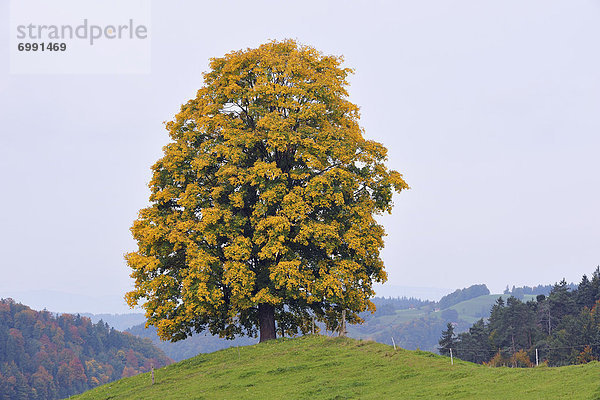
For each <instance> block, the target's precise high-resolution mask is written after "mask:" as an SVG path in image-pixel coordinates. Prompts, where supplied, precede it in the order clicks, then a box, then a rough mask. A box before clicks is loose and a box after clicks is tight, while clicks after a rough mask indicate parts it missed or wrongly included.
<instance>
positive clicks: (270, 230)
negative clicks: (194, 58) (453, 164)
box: [126, 40, 408, 341]
mask: <svg viewBox="0 0 600 400" xmlns="http://www.w3.org/2000/svg"><path fill="white" fill-rule="evenodd" d="M341 63H342V59H341V58H340V57H334V56H325V55H323V54H321V53H319V52H318V51H316V50H315V49H313V48H311V47H307V46H300V45H298V44H297V43H296V42H294V41H292V40H286V41H283V42H277V41H273V42H270V43H267V44H264V45H262V46H260V47H259V48H257V49H248V50H245V51H236V52H232V53H229V54H227V55H225V56H224V57H221V58H214V59H212V60H211V64H210V67H211V70H210V72H208V73H206V74H205V76H204V83H205V85H204V86H203V87H202V88H201V89H200V90H199V91H198V93H197V96H196V98H195V99H192V100H190V101H189V102H187V103H186V104H184V105H183V106H182V108H181V112H180V113H179V114H177V115H176V117H175V120H174V121H172V122H169V123H167V125H166V127H167V129H168V131H169V135H170V137H171V139H172V140H173V142H171V143H170V144H168V145H167V146H166V147H165V148H164V157H162V158H161V159H160V160H158V162H156V164H155V165H154V166H153V167H152V169H153V172H154V173H153V178H152V180H151V182H150V187H151V192H152V193H151V196H150V202H151V205H150V206H149V207H147V208H145V209H143V210H141V211H140V214H139V218H138V219H137V220H136V221H135V222H134V224H133V227H132V233H133V236H134V238H135V239H136V240H137V243H138V250H137V251H135V252H132V253H129V254H127V255H126V260H127V263H128V265H129V266H130V267H131V268H132V271H133V272H132V274H131V276H132V278H134V280H135V288H134V290H132V291H131V292H129V293H128V294H127V295H126V299H127V302H128V303H129V305H131V306H134V305H136V304H141V305H142V307H143V308H144V309H145V310H146V316H147V318H148V323H149V324H151V325H155V326H156V327H157V331H158V334H159V335H160V336H161V337H162V338H164V339H171V340H180V339H184V338H185V337H187V336H189V335H191V334H192V333H194V332H202V331H205V330H208V331H209V332H210V333H212V334H218V335H220V336H222V337H227V338H233V337H234V336H236V335H240V334H247V335H255V334H256V333H257V331H259V332H260V340H261V341H264V340H268V339H273V338H275V337H276V330H275V324H276V322H279V321H285V327H284V328H285V329H284V330H285V331H286V332H290V331H291V332H298V331H301V332H308V330H309V329H310V327H311V323H310V322H311V320H312V316H315V317H316V319H317V320H319V321H324V322H326V323H327V326H328V327H330V328H332V327H335V326H336V324H337V321H338V320H339V316H340V314H341V312H342V310H346V318H347V320H348V322H353V323H355V322H360V318H359V317H358V315H357V313H358V312H360V311H364V310H366V309H370V310H373V309H374V306H373V304H372V303H371V302H370V301H369V298H370V297H372V296H373V295H374V292H373V290H372V283H373V282H384V281H385V280H386V274H385V271H384V266H383V262H382V261H381V259H380V256H379V251H380V249H381V248H382V247H383V240H382V237H383V235H384V231H383V228H382V226H381V225H379V224H378V223H377V222H376V220H375V219H374V215H376V214H380V213H383V212H391V208H392V194H393V193H394V192H400V191H401V190H403V189H407V188H408V186H407V184H406V183H405V182H404V180H403V179H402V176H401V175H400V174H399V173H398V172H396V171H393V170H389V169H388V168H387V167H386V166H385V164H384V162H385V160H386V152H387V151H386V149H385V147H383V146H382V145H381V144H379V143H376V142H373V141H370V140H365V139H364V138H363V135H362V129H361V128H360V126H359V124H358V120H359V113H358V107H357V106H356V105H354V104H352V103H351V102H349V101H348V100H347V99H346V97H347V92H346V86H347V81H346V77H347V76H348V74H350V73H351V72H352V70H350V69H348V68H342V67H341Z"/></svg>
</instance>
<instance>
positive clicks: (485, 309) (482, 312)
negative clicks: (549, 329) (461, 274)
mask: <svg viewBox="0 0 600 400" xmlns="http://www.w3.org/2000/svg"><path fill="white" fill-rule="evenodd" d="M509 296H510V295H508V296H507V295H505V294H489V295H487V296H479V297H475V298H473V299H470V300H466V301H461V302H460V303H458V304H455V305H453V306H451V307H448V309H450V310H455V311H456V312H458V316H459V318H460V319H462V320H464V321H467V322H468V323H470V324H473V323H475V322H477V321H478V320H479V319H480V318H482V317H483V318H487V317H489V316H490V310H491V309H492V306H493V305H494V303H496V300H498V298H499V297H502V298H503V299H504V301H506V299H507V298H508V297H509ZM529 300H535V296H534V295H528V294H526V295H524V296H523V299H522V301H529Z"/></svg>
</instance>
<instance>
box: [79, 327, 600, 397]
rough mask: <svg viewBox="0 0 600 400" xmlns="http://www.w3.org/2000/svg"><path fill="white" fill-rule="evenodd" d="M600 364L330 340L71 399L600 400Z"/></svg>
mask: <svg viewBox="0 0 600 400" xmlns="http://www.w3.org/2000/svg"><path fill="white" fill-rule="evenodd" d="M599 373H600V363H597V362H593V363H590V364H586V365H577V366H570V367H560V368H549V367H537V368H528V369H517V368H490V367H486V366H481V365H476V364H471V363H468V362H463V361H460V360H455V362H454V365H451V364H450V359H449V358H447V357H442V356H439V355H435V354H432V353H428V352H423V351H408V350H402V349H398V350H394V349H393V348H392V347H391V346H387V345H384V344H380V343H375V342H371V341H359V340H353V339H347V338H329V337H325V336H303V337H300V338H296V339H279V340H274V341H270V342H267V343H261V344H258V345H254V346H247V347H240V348H235V347H234V348H229V349H226V350H221V351H217V352H215V353H210V354H201V355H199V356H197V357H194V358H191V359H188V360H185V361H182V362H179V363H177V364H172V365H169V366H167V367H165V368H162V369H160V370H156V371H155V384H154V385H152V384H151V377H150V374H149V373H146V374H141V375H138V376H135V377H132V378H126V379H122V380H120V381H116V382H112V383H109V384H107V385H104V386H101V387H98V388H96V389H93V390H91V391H89V392H86V393H83V394H81V395H79V396H75V397H73V398H75V399H78V400H100V399H161V400H164V399H354V398H360V399H437V398H444V399H600V382H599V380H598V376H599Z"/></svg>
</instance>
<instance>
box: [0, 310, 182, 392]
mask: <svg viewBox="0 0 600 400" xmlns="http://www.w3.org/2000/svg"><path fill="white" fill-rule="evenodd" d="M0 349H2V351H0V399H1V400H21V399H22V400H51V399H62V398H65V397H68V396H70V395H73V394H77V393H81V392H83V391H85V390H88V389H91V388H93V387H95V386H98V385H101V384H104V383H107V382H110V381H113V380H116V379H120V378H122V377H127V376H133V375H136V374H138V373H140V372H146V371H150V369H151V367H152V366H154V368H160V367H162V366H165V365H167V364H170V363H171V362H172V360H170V359H169V358H168V357H167V356H165V355H164V353H163V352H162V351H160V350H159V349H157V348H156V347H154V346H153V345H152V343H151V342H150V341H148V340H143V339H140V338H138V337H135V336H133V335H130V334H125V333H121V332H119V331H116V330H115V329H113V328H110V327H109V326H108V324H106V323H104V322H102V321H100V322H98V323H96V324H93V323H92V322H91V320H90V319H89V318H87V317H81V316H80V315H70V314H62V315H58V316H57V315H54V314H52V313H50V312H48V311H34V310H32V309H30V308H29V307H27V306H25V305H23V304H19V303H16V302H14V301H13V300H12V299H1V300H0Z"/></svg>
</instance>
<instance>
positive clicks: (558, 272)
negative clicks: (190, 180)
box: [0, 0, 600, 313]
mask: <svg viewBox="0 0 600 400" xmlns="http://www.w3.org/2000/svg"><path fill="white" fill-rule="evenodd" d="M86 1H87V0H86ZM82 4H87V3H82ZM149 6H150V10H151V13H150V15H151V24H150V26H149V37H150V54H151V56H150V65H149V67H150V68H148V71H147V73H118V72H116V73H115V72H112V73H95V74H85V73H63V74H54V73H52V74H48V73H46V74H44V73H29V74H19V73H11V72H10V69H9V60H8V53H9V49H10V48H12V47H11V46H13V47H14V46H15V43H14V40H12V38H11V37H10V36H9V29H8V27H9V16H8V15H9V1H7V0H0V25H1V29H0V54H1V55H0V123H1V125H0V126H1V127H0V179H1V182H2V185H1V189H0V190H1V195H0V210H2V212H1V213H0V227H1V228H2V229H0V254H2V257H1V258H0V272H1V276H2V279H1V280H0V297H13V298H15V299H17V300H20V301H24V302H25V301H28V304H29V305H31V306H33V307H37V308H43V307H46V308H48V309H49V310H53V311H79V312H86V311H89V312H97V313H99V312H112V313H115V312H127V311H128V308H127V307H126V306H125V304H124V302H123V300H122V296H123V294H124V293H125V292H126V291H128V290H130V289H131V288H132V285H133V281H132V279H131V278H130V277H129V273H130V271H129V269H128V267H127V265H126V264H125V261H124V259H123V255H124V254H125V253H127V252H129V251H133V250H135V248H136V244H135V242H134V241H133V239H132V237H131V234H130V231H129V228H130V226H131V225H132V222H133V220H134V219H135V218H136V216H137V213H138V211H139V209H141V208H143V207H145V206H146V205H147V204H148V196H149V189H148V187H147V184H148V182H149V180H150V166H151V165H152V164H153V163H154V162H155V161H156V160H157V159H158V158H160V157H161V154H162V146H164V145H165V144H167V143H168V140H169V138H168V136H167V132H166V130H165V129H164V125H163V122H164V121H169V120H171V119H172V118H173V116H174V115H175V114H176V113H177V112H178V110H179V108H180V106H181V104H183V103H185V102H187V101H188V100H189V99H191V98H193V97H194V96H195V93H196V91H197V90H198V89H199V88H200V87H201V85H202V72H205V71H207V70H208V62H209V59H210V58H211V57H219V56H222V55H224V54H226V53H227V52H230V51H233V50H239V49H245V48H255V47H257V46H259V45H260V44H262V43H265V42H267V41H269V40H273V39H276V40H282V39H285V38H292V39H296V40H298V41H299V42H300V43H303V44H307V45H310V46H313V47H315V48H317V49H318V50H320V51H322V52H323V53H325V54H333V55H343V56H344V59H345V64H344V65H345V66H348V67H351V68H354V69H355V74H354V75H353V76H352V77H351V79H350V87H349V93H350V100H351V101H352V102H353V103H355V104H357V105H358V106H360V108H361V125H362V127H363V128H364V130H365V136H366V137H367V138H369V139H373V140H376V141H378V142H381V143H383V144H384V145H385V146H386V147H387V148H388V150H389V153H388V156H389V159H388V165H389V166H390V167H391V168H393V169H396V170H398V171H400V172H401V173H402V174H403V176H404V178H405V180H406V181H407V182H408V184H409V185H410V186H411V189H410V190H409V191H405V192H402V193H401V194H400V195H397V196H396V197H395V198H394V202H395V208H394V210H393V213H392V214H391V215H386V216H383V217H381V218H380V221H381V223H382V224H383V225H384V226H385V229H386V232H387V236H386V238H385V243H386V247H385V249H384V250H383V253H382V257H383V260H384V262H385V265H386V270H387V272H388V282H387V283H386V284H385V285H384V286H383V287H382V288H379V289H378V290H379V293H380V294H384V295H388V296H390V295H399V296H401V295H405V294H408V295H412V294H413V293H417V292H418V293H433V292H435V293H443V290H447V291H452V290H454V289H456V288H463V287H467V286H470V285H473V284H478V283H485V284H487V285H488V287H489V288H490V290H491V291H492V292H494V293H499V292H501V291H502V290H503V289H504V288H505V286H506V285H510V286H512V285H516V286H521V285H530V286H531V285H536V284H550V283H554V282H557V281H559V280H561V279H562V278H563V277H564V278H566V279H567V281H569V282H571V281H572V282H576V283H577V282H579V281H580V279H581V276H582V275H583V274H588V275H590V274H591V273H592V272H593V271H594V269H595V268H596V266H597V265H598V264H600V230H599V226H600V207H599V206H598V199H599V198H600V174H599V170H600V169H599V165H598V164H599V157H598V156H599V151H600V23H599V20H600V1H599V0H589V1H579V0H574V1H553V0H539V1H538V0H519V1H513V0H507V1H502V2H500V1H498V2H490V1H480V0H472V1H466V0H457V1H452V2H450V1H447V0H431V1H429V0H428V1H415V0H413V1H398V0H394V1H377V0H375V1H341V0H340V1H328V0H319V1H302V2H275V1H222V2H205V1H191V0H190V1H169V2H159V1H152V2H151V4H150V5H149ZM105 61H107V62H108V63H111V62H114V63H117V64H118V63H119V61H120V59H119V58H118V57H115V58H111V57H106V60H105ZM42 66H43V64H42ZM427 288H429V289H427ZM427 290H429V292H427ZM419 291H420V292H419ZM423 296H426V295H423ZM430 297H431V296H430Z"/></svg>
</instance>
